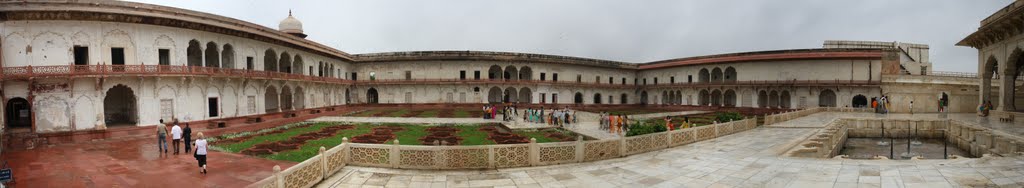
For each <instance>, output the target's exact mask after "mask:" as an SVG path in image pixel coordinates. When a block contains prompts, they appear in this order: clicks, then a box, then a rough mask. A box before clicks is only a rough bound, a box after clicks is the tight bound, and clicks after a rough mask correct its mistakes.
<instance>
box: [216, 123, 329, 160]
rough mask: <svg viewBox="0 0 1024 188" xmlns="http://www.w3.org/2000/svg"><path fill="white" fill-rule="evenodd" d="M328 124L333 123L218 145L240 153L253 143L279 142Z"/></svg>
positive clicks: (317, 124) (318, 124) (292, 129)
mask: <svg viewBox="0 0 1024 188" xmlns="http://www.w3.org/2000/svg"><path fill="white" fill-rule="evenodd" d="M328 125H331V123H316V124H313V125H310V126H305V127H298V128H291V129H288V131H285V132H282V133H278V134H270V135H262V136H256V137H252V138H249V139H248V140H245V141H242V142H237V143H233V144H227V145H223V146H218V147H220V148H221V149H224V150H227V151H230V152H235V153H238V152H240V151H242V150H245V149H247V148H250V147H252V146H253V145H256V144H262V143H271V142H277V141H281V140H285V139H288V138H291V137H292V136H295V135H300V134H303V133H308V132H313V131H317V130H320V129H321V128H324V127H326V126H328Z"/></svg>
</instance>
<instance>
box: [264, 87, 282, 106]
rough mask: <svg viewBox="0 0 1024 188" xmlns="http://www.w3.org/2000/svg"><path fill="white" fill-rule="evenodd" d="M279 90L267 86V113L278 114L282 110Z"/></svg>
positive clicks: (265, 97)
mask: <svg viewBox="0 0 1024 188" xmlns="http://www.w3.org/2000/svg"><path fill="white" fill-rule="evenodd" d="M278 103H279V97H278V92H277V88H276V87H274V86H267V91H266V92H265V93H264V94H263V107H264V109H265V110H266V112H268V113H269V112H277V111H279V110H280V104H278Z"/></svg>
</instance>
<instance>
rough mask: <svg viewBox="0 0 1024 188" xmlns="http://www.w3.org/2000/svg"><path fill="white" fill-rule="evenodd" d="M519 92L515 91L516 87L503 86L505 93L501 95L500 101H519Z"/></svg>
mask: <svg viewBox="0 0 1024 188" xmlns="http://www.w3.org/2000/svg"><path fill="white" fill-rule="evenodd" d="M518 95H519V92H516V88H514V87H508V88H505V95H503V97H502V102H507V103H516V102H519V97H517V96H518Z"/></svg>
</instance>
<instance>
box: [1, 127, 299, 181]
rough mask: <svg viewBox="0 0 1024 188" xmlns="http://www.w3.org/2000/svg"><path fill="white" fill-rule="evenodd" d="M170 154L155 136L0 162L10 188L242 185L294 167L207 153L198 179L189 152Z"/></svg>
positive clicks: (45, 150)
mask: <svg viewBox="0 0 1024 188" xmlns="http://www.w3.org/2000/svg"><path fill="white" fill-rule="evenodd" d="M170 144H171V143H168V146H170ZM182 147H184V146H182ZM172 149H173V148H172ZM173 152H174V151H173V150H172V151H170V152H169V153H168V154H162V153H160V152H157V146H156V136H142V137H132V138H122V139H111V140H106V141H96V142H84V143H75V144H64V145H58V146H53V147H46V146H43V147H37V148H35V149H32V150H24V151H4V156H3V159H4V160H5V161H7V163H8V164H9V165H10V167H11V168H12V169H13V170H14V172H13V174H14V178H15V181H16V182H15V183H14V184H9V186H12V187H245V186H246V185H249V184H252V183H254V182H257V181H259V180H262V179H263V178H266V177H268V176H270V175H271V174H272V173H273V170H272V169H273V167H274V165H281V168H282V169H284V168H287V167H289V166H292V165H294V164H296V163H293V162H287V161H273V160H268V159H263V158H258V157H250V156H246V155H241V154H233V153H224V152H215V151H211V152H210V154H209V155H208V156H207V159H208V165H207V168H208V171H209V173H208V174H206V175H202V174H199V170H198V167H197V163H196V160H195V158H193V157H192V155H191V154H184V150H182V152H183V154H179V155H173V154H172V153H173Z"/></svg>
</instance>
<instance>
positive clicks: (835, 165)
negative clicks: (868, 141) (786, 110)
mask: <svg viewBox="0 0 1024 188" xmlns="http://www.w3.org/2000/svg"><path fill="white" fill-rule="evenodd" d="M870 116H878V117H882V118H908V117H912V118H954V119H957V120H961V121H970V122H977V123H979V124H982V125H983V126H986V127H993V128H995V129H997V130H999V131H1006V132H1009V133H1014V134H1016V133H1018V131H1019V130H1018V129H1021V128H1020V127H1019V126H1017V127H1014V126H1012V125H1014V124H1017V125H1020V124H1019V123H1021V122H1020V120H1018V122H1009V123H990V122H988V120H987V119H978V118H974V117H972V116H971V115H963V114H950V115H944V114H942V115H940V114H916V115H909V114H892V115H875V114H870V113H817V114H813V115H810V116H807V117H802V118H797V119H794V120H791V121H786V122H781V123H777V124H773V125H771V126H768V127H759V128H756V129H753V130H750V131H745V132H740V133H736V134H732V135H728V136H723V137H720V138H716V139H712V140H708V141H703V142H697V143H693V144H689V145H683V146H678V147H674V148H669V149H664V150H660V151H653V152H649V153H644V154H638V155H633V156H629V157H623V158H618V159H610V160H604V161H596V162H588V163H578V164H566V165H555V166H540V167H526V168H512V169H499V170H457V171H432V170H403V169H386V168H370V167H354V166H349V167H345V168H344V169H342V170H341V171H339V172H338V173H335V174H334V175H332V176H331V177H328V179H327V180H324V181H323V182H321V183H320V184H319V185H317V186H316V187H836V188H847V187H849V188H854V187H908V188H914V187H922V188H942V187H1024V157H1020V156H1017V157H982V158H964V159H951V160H848V159H846V160H844V159H811V158H792V157H783V156H780V154H781V153H783V152H785V151H786V150H787V149H789V148H791V147H793V146H794V145H795V144H797V143H799V142H800V141H801V140H803V139H805V138H807V137H808V136H810V135H811V134H812V133H814V132H815V131H817V130H818V129H820V128H821V127H822V125H824V124H825V123H826V122H828V121H831V120H832V119H834V118H839V117H870ZM981 122H984V123H981ZM1016 135H1019V134H1016Z"/></svg>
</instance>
